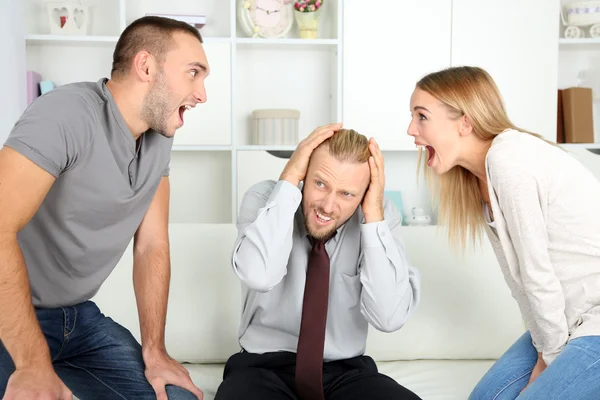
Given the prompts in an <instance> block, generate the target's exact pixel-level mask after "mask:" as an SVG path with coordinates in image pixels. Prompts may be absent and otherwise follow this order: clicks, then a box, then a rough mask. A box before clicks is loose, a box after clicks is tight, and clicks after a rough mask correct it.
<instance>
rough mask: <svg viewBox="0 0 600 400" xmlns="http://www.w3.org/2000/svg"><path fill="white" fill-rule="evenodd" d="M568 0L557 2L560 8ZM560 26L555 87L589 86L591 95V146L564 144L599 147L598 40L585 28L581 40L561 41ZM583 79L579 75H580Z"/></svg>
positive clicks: (576, 147)
mask: <svg viewBox="0 0 600 400" xmlns="http://www.w3.org/2000/svg"><path fill="white" fill-rule="evenodd" d="M570 1H571V0H560V7H563V6H564V5H566V4H568V3H569V2H570ZM558 23H559V25H560V37H559V39H558V43H559V58H558V88H559V89H563V88H567V87H575V86H584V87H592V91H593V96H594V143H566V144H565V145H564V146H563V147H565V148H568V149H579V148H588V149H598V148H600V66H599V65H600V38H593V37H590V35H589V29H588V28H589V27H582V28H583V31H584V34H585V37H581V38H576V39H575V38H565V37H564V31H565V28H566V26H564V25H563V24H562V22H561V21H560V20H559V21H558ZM582 73H583V75H587V76H581V74H582Z"/></svg>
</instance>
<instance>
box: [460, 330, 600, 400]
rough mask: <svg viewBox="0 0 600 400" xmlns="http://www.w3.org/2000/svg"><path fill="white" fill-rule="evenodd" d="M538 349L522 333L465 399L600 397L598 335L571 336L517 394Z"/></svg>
mask: <svg viewBox="0 0 600 400" xmlns="http://www.w3.org/2000/svg"><path fill="white" fill-rule="evenodd" d="M537 359H538V353H537V350H536V349H535V347H533V343H532V341H531V335H530V334H529V332H527V333H525V334H524V335H523V336H521V338H519V340H517V341H516V342H515V343H514V344H513V345H512V346H511V347H510V348H509V349H508V350H507V351H506V353H504V354H503V355H502V357H500V359H498V361H497V362H496V363H495V364H494V365H493V366H492V368H490V370H489V371H488V372H487V373H486V374H485V375H484V377H483V378H482V379H481V381H480V382H479V383H478V384H477V386H476V387H475V389H473V392H472V393H471V396H470V397H469V400H515V399H518V400H534V399H536V400H537V399H543V400H559V399H560V400H566V399H569V400H597V399H598V398H600V397H599V396H600V394H599V393H600V336H584V337H579V338H577V339H573V340H571V341H570V342H569V343H568V344H567V345H566V346H565V348H564V349H563V350H562V351H561V353H560V354H559V355H558V357H556V358H555V359H554V361H553V362H552V363H551V364H550V365H549V366H548V367H547V368H546V369H545V370H544V372H542V373H541V374H540V375H539V376H538V377H537V379H536V380H534V381H533V383H532V384H531V385H530V386H529V387H528V388H527V389H526V390H525V391H524V392H523V393H522V394H521V390H523V388H524V387H525V386H527V383H529V377H530V376H531V372H532V370H533V367H534V366H535V364H536V363H537Z"/></svg>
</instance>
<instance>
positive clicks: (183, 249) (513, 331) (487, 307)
mask: <svg viewBox="0 0 600 400" xmlns="http://www.w3.org/2000/svg"><path fill="white" fill-rule="evenodd" d="M169 229H170V243H171V260H172V279H171V288H170V298H169V304H168V316H167V331H166V345H167V349H168V351H169V353H170V354H171V355H172V356H173V357H174V358H176V359H177V360H179V361H188V362H193V363H197V362H203V363H222V362H225V361H226V360H227V358H228V357H229V356H230V355H231V354H233V353H235V352H237V351H239V345H238V341H237V338H238V323H239V318H240V310H241V307H242V303H241V286H240V283H239V280H238V279H237V277H236V276H235V274H234V273H233V271H232V268H231V252H232V248H233V242H234V240H235V238H236V235H237V232H236V228H235V225H233V224H170V227H169ZM400 235H401V237H402V240H403V241H404V244H405V247H406V251H407V253H408V257H409V259H410V260H411V262H412V263H413V264H414V265H415V266H417V267H418V269H419V270H420V272H421V276H422V283H421V305H420V306H419V307H418V309H417V311H416V313H415V314H414V315H413V316H412V318H410V319H409V321H408V323H407V324H406V325H405V326H404V327H403V328H402V329H400V330H399V331H397V332H395V333H391V334H388V333H381V332H378V331H376V330H374V329H371V332H370V334H369V339H368V344H367V353H368V354H369V355H371V356H372V357H373V358H374V359H375V360H377V361H388V360H412V359H493V358H497V357H499V356H500V355H501V354H502V352H504V351H505V350H506V349H507V348H508V347H509V346H510V344H511V343H512V342H513V341H514V340H516V338H517V337H518V336H520V335H521V334H522V332H523V330H524V328H523V324H522V322H521V318H520V315H519V312H518V308H517V306H516V303H515V302H514V301H513V299H512V298H511V296H510V294H509V291H508V289H507V287H506V285H505V283H504V279H503V277H502V274H501V273H500V270H499V267H498V264H497V262H496V260H495V258H494V255H493V252H492V249H491V247H490V246H489V245H488V244H487V243H484V245H483V246H482V248H481V249H478V250H477V251H473V250H468V251H466V252H465V254H464V256H461V255H460V254H459V255H457V254H454V253H453V252H452V251H451V249H450V248H449V246H448V244H447V240H446V237H445V236H444V234H443V232H439V233H438V232H437V228H436V227H433V226H430V227H402V228H401V229H400ZM132 265H133V262H132V254H131V246H130V247H129V248H128V249H127V251H126V253H125V255H124V256H123V257H122V259H121V261H120V262H119V264H118V265H117V267H116V268H115V271H114V272H113V274H111V276H110V277H109V278H108V279H107V281H106V282H105V284H104V285H103V287H102V288H101V290H100V291H99V293H98V294H97V295H96V296H95V297H94V299H93V300H95V301H96V302H97V303H98V305H99V306H100V308H101V309H102V310H103V312H104V313H105V314H107V315H109V316H111V317H112V318H113V319H115V320H116V321H117V322H119V323H121V324H122V325H124V326H125V327H127V328H128V329H130V330H131V331H132V333H133V334H134V336H135V337H136V338H137V339H138V340H139V337H140V336H139V323H138V316H137V310H136V305H135V297H134V292H133V284H132V279H131V274H132Z"/></svg>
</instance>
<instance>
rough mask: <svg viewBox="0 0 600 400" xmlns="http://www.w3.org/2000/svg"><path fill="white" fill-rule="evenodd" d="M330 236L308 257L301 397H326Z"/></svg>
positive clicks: (300, 345)
mask: <svg viewBox="0 0 600 400" xmlns="http://www.w3.org/2000/svg"><path fill="white" fill-rule="evenodd" d="M328 239H329V238H327V239H322V240H316V239H314V240H313V248H312V251H311V253H310V257H309V259H308V267H307V270H306V285H305V286H304V301H303V303H302V321H301V323H300V336H299V337H298V350H297V353H296V394H297V395H298V397H299V398H300V400H324V399H325V395H324V394H323V350H324V347H325V325H326V322H327V305H328V298H329V255H328V254H327V250H325V243H326V242H327V240H328Z"/></svg>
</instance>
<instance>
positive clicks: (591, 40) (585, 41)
mask: <svg viewBox="0 0 600 400" xmlns="http://www.w3.org/2000/svg"><path fill="white" fill-rule="evenodd" d="M558 43H559V44H561V45H573V44H600V38H577V39H570V38H560V39H558Z"/></svg>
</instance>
